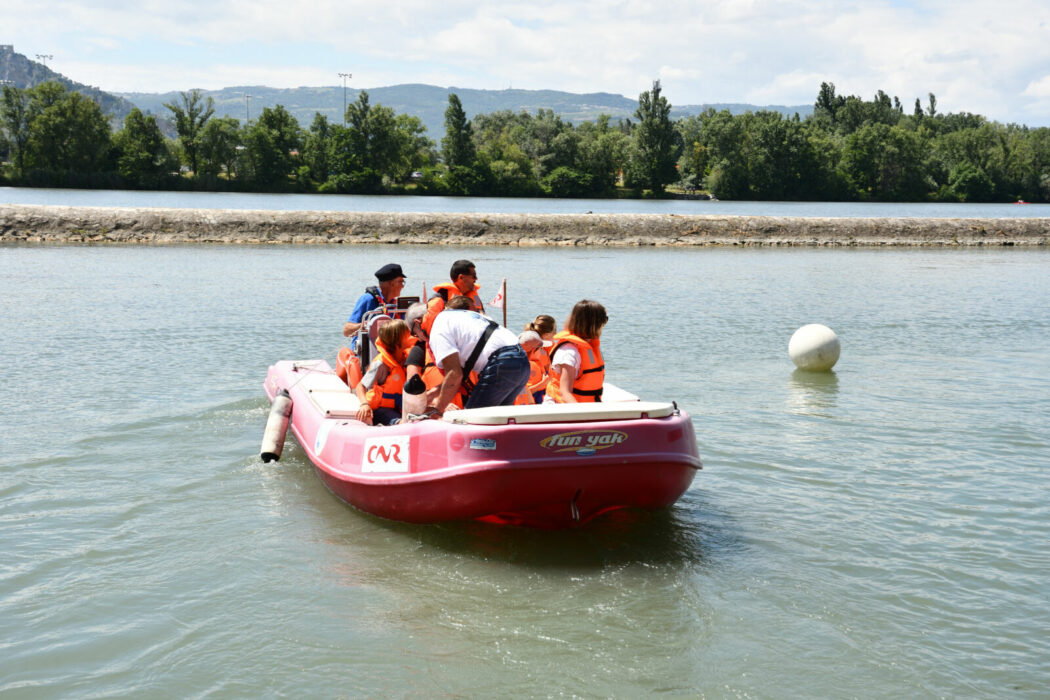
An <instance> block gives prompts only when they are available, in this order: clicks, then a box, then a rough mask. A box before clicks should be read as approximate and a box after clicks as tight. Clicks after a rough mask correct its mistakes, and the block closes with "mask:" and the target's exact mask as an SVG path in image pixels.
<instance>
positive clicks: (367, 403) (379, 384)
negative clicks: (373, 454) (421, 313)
mask: <svg viewBox="0 0 1050 700" xmlns="http://www.w3.org/2000/svg"><path fill="white" fill-rule="evenodd" d="M414 345H415V339H414V338H413V337H412V334H411V333H410V332H409V330H408V325H407V324H405V322H404V321H387V322H386V323H384V324H383V325H382V326H380V327H379V337H378V338H376V355H377V357H376V359H374V360H373V361H372V363H371V364H370V365H369V366H368V371H367V372H365V375H364V376H363V377H362V378H361V382H360V383H359V384H358V385H357V387H356V388H355V389H354V393H356V394H357V399H358V401H360V402H361V406H360V407H359V408H358V409H357V419H358V420H359V421H361V422H362V423H365V424H368V425H394V424H395V423H398V422H400V420H401V392H402V389H403V388H404V386H405V381H406V376H405V356H406V354H407V353H408V351H409V350H410V349H411V348H412V347H413V346H414Z"/></svg>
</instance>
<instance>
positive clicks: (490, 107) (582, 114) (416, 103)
mask: <svg viewBox="0 0 1050 700" xmlns="http://www.w3.org/2000/svg"><path fill="white" fill-rule="evenodd" d="M362 91H365V92H368V96H369V102H370V103H371V104H372V105H376V104H382V105H383V106H385V107H389V108H391V109H393V110H394V112H396V113H405V114H409V115H412V116H416V117H419V118H420V120H421V121H422V122H423V124H424V125H425V126H426V127H427V135H428V136H430V137H431V138H433V139H434V140H436V141H438V140H440V139H441V136H442V135H443V134H444V130H445V122H444V120H445V108H446V107H448V95H449V94H450V93H453V92H454V93H456V95H458V96H459V99H460V101H461V102H462V104H463V109H464V111H465V112H466V113H467V117H468V118H471V117H474V116H475V115H477V114H488V113H491V112H498V111H501V110H510V111H513V112H519V111H526V112H529V113H535V112H536V110H538V109H551V110H553V111H554V113H555V114H557V115H559V116H560V117H562V118H563V119H565V120H568V121H571V122H573V123H580V122H584V121H594V120H595V119H597V118H598V116H599V115H601V114H608V115H609V116H610V117H612V118H613V120H616V119H633V118H634V112H635V110H636V109H637V108H638V100H637V99H631V98H628V97H625V96H623V95H617V94H615V93H609V92H591V93H571V92H565V91H561V90H522V89H515V88H507V89H505V90H483V89H477V88H461V87H456V86H450V87H440V86H436V85H426V84H423V83H403V84H400V85H391V86H384V87H377V88H366V89H364V90H362V89H359V88H350V87H348V88H347V89H346V104H348V105H349V104H351V103H352V102H354V101H355V100H356V99H357V97H358V95H359V94H360V93H361V92H362ZM187 92H188V91H187ZM114 94H116V95H118V96H120V97H123V98H125V99H127V100H129V101H130V102H132V103H134V104H135V105H137V106H138V107H139V108H140V109H142V111H143V112H147V113H149V112H152V113H154V114H162V113H163V112H162V111H160V110H164V107H163V105H164V103H165V102H171V101H172V100H178V99H179V91H171V92H166V93H143V92H118V93H114ZM246 94H247V95H248V96H249V97H248V98H245V95H246ZM201 95H202V96H203V97H211V98H212V100H213V101H214V103H215V114H216V116H220V117H221V116H231V117H234V118H236V119H239V120H241V121H244V119H245V118H252V119H254V118H255V117H256V116H258V114H259V113H260V112H261V111H262V108H263V107H270V108H273V107H274V106H276V105H278V104H281V105H284V108H285V109H287V110H288V112H289V113H290V114H292V116H294V117H295V118H296V119H297V120H298V121H299V123H300V124H302V125H303V126H304V127H308V126H309V125H310V123H311V122H312V121H313V118H314V114H315V113H318V112H319V113H321V114H322V115H324V116H326V117H327V118H328V120H329V121H330V122H334V123H339V122H341V121H342V114H343V88H342V86H339V85H336V86H330V87H329V86H321V87H309V86H303V87H298V88H271V87H267V86H264V85H238V86H231V87H225V88H222V89H220V90H201ZM708 108H714V109H715V110H718V111H721V110H723V109H727V110H729V111H730V112H731V113H733V114H742V113H744V112H747V111H752V112H756V111H759V110H771V111H777V112H780V113H782V114H784V115H786V116H793V115H794V114H795V113H798V115H799V116H800V117H806V116H808V115H809V114H811V113H812V112H813V106H812V105H763V106H758V105H750V104H741V103H710V104H701V105H674V104H673V103H672V110H671V118H672V119H680V118H682V117H687V116H691V115H695V114H700V113H701V112H703V111H704V110H706V109H708ZM165 111H166V110H165Z"/></svg>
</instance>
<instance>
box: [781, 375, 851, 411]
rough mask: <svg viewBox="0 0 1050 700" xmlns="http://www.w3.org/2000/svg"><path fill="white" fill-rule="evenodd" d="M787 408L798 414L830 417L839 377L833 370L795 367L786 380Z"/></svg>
mask: <svg viewBox="0 0 1050 700" xmlns="http://www.w3.org/2000/svg"><path fill="white" fill-rule="evenodd" d="M788 388H789V390H790V394H789V398H788V410H789V411H790V412H791V413H795V414H798V415H809V416H822V417H826V418H831V417H832V415H831V413H830V411H831V409H832V408H834V407H835V400H836V399H837V397H838V393H839V377H838V375H837V374H835V373H834V372H809V371H806V370H804V369H796V370H795V371H794V372H792V374H791V381H790V382H788Z"/></svg>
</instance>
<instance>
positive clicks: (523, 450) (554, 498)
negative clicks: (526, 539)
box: [265, 360, 701, 528]
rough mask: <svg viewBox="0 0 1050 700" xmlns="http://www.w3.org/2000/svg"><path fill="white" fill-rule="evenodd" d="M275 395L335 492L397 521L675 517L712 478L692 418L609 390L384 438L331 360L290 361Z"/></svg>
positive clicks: (548, 522)
mask: <svg viewBox="0 0 1050 700" xmlns="http://www.w3.org/2000/svg"><path fill="white" fill-rule="evenodd" d="M265 389H266V393H267V395H268V396H269V397H270V399H271V401H273V400H274V398H275V397H276V396H277V395H278V394H279V392H281V391H282V390H284V391H287V393H288V395H289V396H290V398H291V420H290V427H291V429H292V433H293V434H294V435H295V437H296V440H297V441H298V442H299V445H300V446H301V447H302V449H303V451H304V452H306V455H307V457H309V459H310V461H311V462H312V463H313V464H314V467H315V468H316V469H317V473H318V474H319V475H320V477H321V479H322V480H323V481H324V483H325V485H327V486H328V488H329V489H331V491H332V492H333V493H334V494H335V495H336V496H338V497H339V498H341V499H343V500H344V501H346V502H347V503H349V504H351V505H353V506H355V507H357V508H360V509H361V510H363V511H366V512H368V513H372V514H373V515H377V516H380V517H383V518H389V519H392V520H401V521H407V522H414V523H437V522H445V521H450V520H468V519H477V520H483V521H487V522H495V523H506V524H514V525H524V526H530V527H543V528H561V527H571V526H573V525H577V524H580V523H584V522H587V521H588V520H591V519H593V518H595V517H596V516H598V515H601V514H602V513H605V512H608V511H610V510H615V509H618V508H632V507H633V508H662V507H665V506H668V505H670V504H672V503H674V502H675V501H676V500H677V499H678V498H679V497H680V496H681V495H682V494H683V493H684V492H685V490H686V489H687V488H689V485H690V484H691V483H692V481H693V477H694V475H695V474H696V471H697V470H698V469H700V468H701V464H700V457H699V454H698V452H697V445H696V439H695V436H694V433H693V423H692V421H691V420H690V418H689V416H688V414H686V413H685V412H683V411H680V410H679V409H678V408H677V407H676V406H675V405H674V404H672V403H663V402H655V401H639V400H638V398H637V397H636V396H633V395H631V394H629V393H627V392H625V391H622V390H620V389H617V388H616V387H614V386H611V385H609V384H608V383H607V384H606V385H605V395H604V396H603V399H605V400H604V401H603V402H602V403H597V404H559V405H549V404H548V405H535V406H499V407H492V408H476V409H470V410H462V411H449V412H448V413H446V414H445V416H444V417H443V418H442V419H441V420H424V421H420V422H416V423H405V424H402V425H394V426H375V427H373V426H368V425H365V424H363V423H361V422H360V421H358V420H356V419H355V418H354V416H355V414H356V411H357V407H358V401H357V397H356V396H354V394H353V392H351V391H350V390H349V389H348V388H347V386H346V385H345V384H344V383H343V382H342V381H341V380H339V378H338V377H336V375H335V373H334V371H333V370H332V368H331V367H330V366H329V365H328V363H327V362H325V361H323V360H310V361H305V362H292V361H282V362H278V363H277V364H275V365H273V366H271V367H270V370H269V372H268V374H267V377H266V383H265ZM282 398H283V397H282ZM283 400H284V401H287V399H283ZM278 454H279V452H278Z"/></svg>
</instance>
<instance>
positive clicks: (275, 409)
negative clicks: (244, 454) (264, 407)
mask: <svg viewBox="0 0 1050 700" xmlns="http://www.w3.org/2000/svg"><path fill="white" fill-rule="evenodd" d="M291 415H292V397H291V396H289V395H288V390H287V389H281V390H280V391H279V392H277V395H276V396H274V397H273V404H272V405H271V406H270V415H269V417H268V418H267V419H266V430H264V431H263V440H262V448H261V450H260V452H259V456H260V457H261V458H262V461H264V462H276V461H277V460H279V459H280V458H281V450H283V449H284V437H285V435H286V434H287V433H288V419H289V418H290V417H291Z"/></svg>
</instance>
